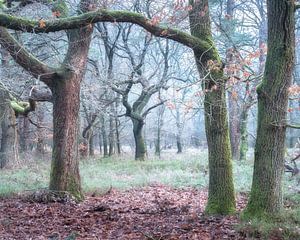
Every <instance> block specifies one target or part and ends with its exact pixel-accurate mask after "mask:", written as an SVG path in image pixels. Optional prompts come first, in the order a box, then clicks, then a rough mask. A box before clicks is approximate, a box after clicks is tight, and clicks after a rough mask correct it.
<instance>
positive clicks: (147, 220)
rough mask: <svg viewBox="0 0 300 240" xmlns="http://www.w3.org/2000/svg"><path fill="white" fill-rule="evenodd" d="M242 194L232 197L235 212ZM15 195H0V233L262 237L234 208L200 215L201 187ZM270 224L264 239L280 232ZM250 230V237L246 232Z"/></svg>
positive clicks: (152, 239)
mask: <svg viewBox="0 0 300 240" xmlns="http://www.w3.org/2000/svg"><path fill="white" fill-rule="evenodd" d="M246 199H247V197H246V195H244V194H240V195H238V197H237V209H238V211H239V212H240V211H241V210H242V209H243V208H244V207H245V205H246V201H247V200H246ZM29 200H30V199H29V198H28V196H27V197H26V198H24V195H18V196H15V197H6V198H3V199H1V200H0V239H1V240H11V239H24V240H27V239H35V240H38V239H41V240H42V239H47V240H50V239H51V240H58V239H68V240H72V239H78V240H79V239H101V240H106V239H107V240H108V239H122V240H126V239H130V240H131V239H145V240H146V239H147V240H163V239H173V240H177V239H191V240H193V239H195V240H198V239H200V240H206V239H265V237H263V235H262V234H261V233H260V232H259V231H257V230H255V231H253V229H251V228H249V227H244V228H240V229H238V228H237V224H239V223H240V220H239V217H238V214H236V215H232V216H227V217H221V216H213V217H212V216H206V215H205V214H204V213H203V211H204V206H205V203H206V200H207V191H203V190H199V189H196V188H192V187H185V188H181V189H175V188H172V187H169V186H165V185H152V186H148V187H143V188H135V189H131V190H126V191H119V190H115V189H109V190H108V191H107V192H105V193H102V194H101V195H96V196H95V193H94V194H93V195H90V196H87V197H86V199H85V200H84V201H83V202H81V203H79V204H76V203H71V202H67V203H59V202H50V203H37V202H32V201H29ZM284 234H285V232H284V229H281V228H274V229H273V230H272V231H271V232H269V234H268V237H267V238H266V239H273V240H277V239H299V238H298V237H300V235H293V236H292V235H290V236H291V237H288V238H287V237H286V236H285V235H284ZM250 236H251V237H250Z"/></svg>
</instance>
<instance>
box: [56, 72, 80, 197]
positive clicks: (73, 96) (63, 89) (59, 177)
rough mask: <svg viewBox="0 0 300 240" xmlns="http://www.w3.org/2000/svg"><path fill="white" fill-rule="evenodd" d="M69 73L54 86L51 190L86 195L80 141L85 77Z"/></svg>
mask: <svg viewBox="0 0 300 240" xmlns="http://www.w3.org/2000/svg"><path fill="white" fill-rule="evenodd" d="M68 74H70V75H69V76H68ZM68 74H67V76H66V77H65V79H58V80H57V81H56V82H55V85H54V86H53V90H52V91H53V127H54V128H53V129H54V132H53V153H52V166H51V177H50V190H56V191H68V192H70V193H72V195H74V196H75V197H76V198H77V199H82V197H83V196H82V192H81V184H80V176H79V166H78V165H79V160H78V145H77V144H78V143H77V138H78V125H77V123H78V113H79V106H80V96H79V93H80V81H81V78H80V77H78V76H76V75H75V74H72V73H68Z"/></svg>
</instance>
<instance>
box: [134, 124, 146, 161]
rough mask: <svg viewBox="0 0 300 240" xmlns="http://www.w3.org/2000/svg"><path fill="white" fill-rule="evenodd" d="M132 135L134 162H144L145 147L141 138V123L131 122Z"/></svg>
mask: <svg viewBox="0 0 300 240" xmlns="http://www.w3.org/2000/svg"><path fill="white" fill-rule="evenodd" d="M132 122H133V135H134V141H135V160H140V161H144V160H145V159H146V153H147V150H146V145H145V141H144V138H143V126H144V123H143V121H138V120H135V119H134V120H132Z"/></svg>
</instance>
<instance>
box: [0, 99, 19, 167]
mask: <svg viewBox="0 0 300 240" xmlns="http://www.w3.org/2000/svg"><path fill="white" fill-rule="evenodd" d="M0 118H1V132H2V134H1V145H0V168H4V167H8V166H11V165H13V164H14V163H16V162H17V161H18V144H17V143H18V142H17V140H18V135H17V129H16V117H15V112H14V111H13V110H12V109H11V108H10V107H9V105H7V106H4V107H3V106H1V109H0Z"/></svg>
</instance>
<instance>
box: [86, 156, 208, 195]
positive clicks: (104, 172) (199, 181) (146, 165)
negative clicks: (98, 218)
mask: <svg viewBox="0 0 300 240" xmlns="http://www.w3.org/2000/svg"><path fill="white" fill-rule="evenodd" d="M81 175H82V182H83V188H84V189H85V191H94V190H96V189H101V188H104V189H105V188H109V187H113V188H117V189H128V188H131V187H139V186H146V185H150V184H155V183H161V184H166V185H171V186H174V187H184V186H198V187H206V186H207V185H208V176H207V157H206V156H205V155H204V156H201V157H199V156H189V157H188V158H187V159H183V158H182V157H181V156H180V155H177V156H176V155H174V156H171V157H170V158H164V159H158V158H151V159H150V160H147V161H145V162H139V161H135V160H128V159H124V158H105V159H100V160H93V161H85V162H83V163H82V164H81Z"/></svg>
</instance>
